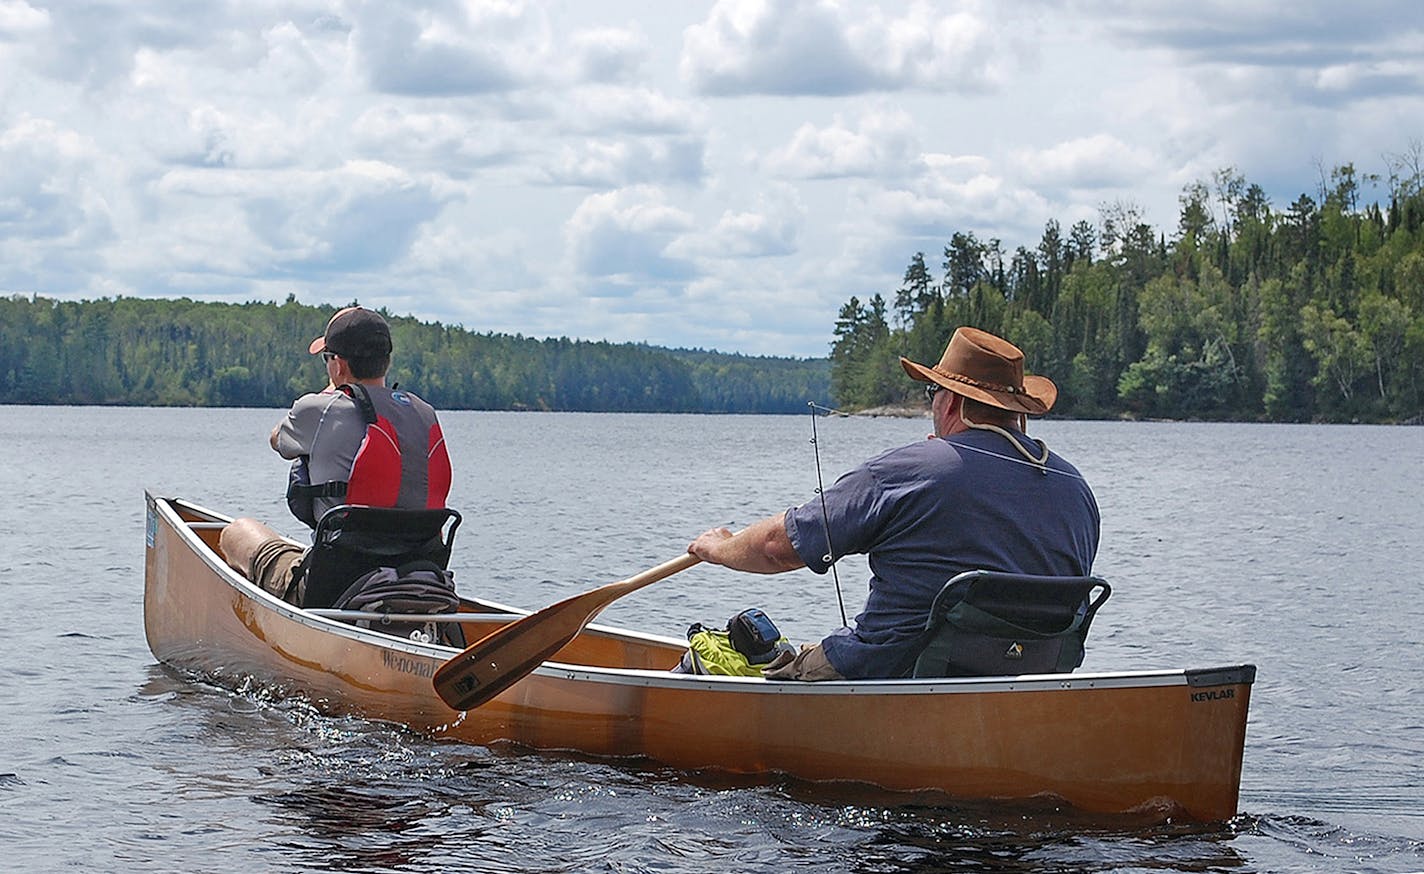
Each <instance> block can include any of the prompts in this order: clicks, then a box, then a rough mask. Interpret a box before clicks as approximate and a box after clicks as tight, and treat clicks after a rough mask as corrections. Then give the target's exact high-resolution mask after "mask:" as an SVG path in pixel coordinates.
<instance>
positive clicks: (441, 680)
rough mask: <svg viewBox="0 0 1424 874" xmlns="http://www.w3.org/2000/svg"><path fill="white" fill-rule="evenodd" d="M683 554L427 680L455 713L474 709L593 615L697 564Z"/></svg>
mask: <svg viewBox="0 0 1424 874" xmlns="http://www.w3.org/2000/svg"><path fill="white" fill-rule="evenodd" d="M698 561H699V559H698V558H697V556H694V555H681V556H678V557H677V558H675V559H672V560H671V561H667V562H663V563H662V564H660V565H658V566H657V567H655V568H652V569H651V570H646V571H643V572H642V573H640V574H638V575H637V576H634V577H629V578H628V579H626V580H621V581H619V582H616V583H609V584H608V585H606V586H600V587H599V588H597V589H594V590H593V591H591V592H584V593H583V594H582V595H575V596H574V597H572V598H567V599H565V600H563V601H560V602H559V603H557V604H554V605H552V606H549V607H545V608H544V609H543V610H540V611H538V612H537V613H530V614H529V615H528V616H525V617H523V618H522V619H518V620H516V621H514V622H511V623H509V624H508V625H506V626H504V627H503V628H498V629H496V630H495V631H493V632H491V633H490V634H487V635H485V636H484V637H482V638H480V639H479V640H477V641H475V642H474V643H473V644H471V645H470V646H469V647H468V648H467V649H466V650H465V651H464V652H462V653H460V654H459V655H457V656H455V657H454V658H452V659H450V660H449V661H447V662H446V663H445V664H443V665H441V666H440V667H439V668H438V669H437V670H436V671H435V676H434V677H433V678H432V679H431V682H432V683H434V685H435V693H436V694H437V695H439V696H440V699H441V700H442V701H444V702H445V703H446V704H448V705H450V707H451V708H453V709H455V710H473V709H474V708H476V707H479V706H480V705H481V704H484V703H485V702H486V701H489V700H490V699H491V698H494V697H495V696H496V695H498V694H499V693H500V692H503V691H504V690H505V689H508V688H509V687H510V686H513V685H514V684H515V683H517V682H519V681H520V680H521V679H523V678H524V677H525V676H527V675H528V674H529V672H530V671H533V670H534V669H535V668H537V667H539V665H540V664H541V663H543V662H544V661H545V660H546V659H548V658H549V657H550V656H552V655H553V654H554V653H556V652H558V651H559V650H561V649H563V648H564V645H565V644H567V643H568V642H569V641H571V640H573V639H574V638H575V637H577V636H578V633H579V632H580V631H582V630H583V627H584V626H585V625H587V624H588V623H590V622H592V621H593V617H595V616H597V615H598V614H599V612H601V611H602V610H603V608H604V607H607V606H608V605H609V604H611V603H613V602H614V601H616V600H617V599H619V598H621V597H623V596H624V595H626V594H628V593H629V592H633V591H636V590H638V589H641V588H642V587H644V586H646V585H648V584H650V583H656V582H657V581H658V580H661V579H664V578H665V577H670V576H672V575H673V574H675V573H677V572H678V571H681V570H686V569H687V568H690V567H692V566H693V565H695V564H697V562H698Z"/></svg>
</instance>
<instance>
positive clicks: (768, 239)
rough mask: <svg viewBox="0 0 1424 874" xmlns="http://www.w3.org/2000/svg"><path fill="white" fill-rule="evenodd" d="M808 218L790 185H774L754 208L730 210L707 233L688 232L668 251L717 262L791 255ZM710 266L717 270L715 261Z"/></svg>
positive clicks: (709, 267)
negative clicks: (714, 264)
mask: <svg viewBox="0 0 1424 874" xmlns="http://www.w3.org/2000/svg"><path fill="white" fill-rule="evenodd" d="M805 221H806V208H805V206H804V205H802V203H801V201H800V198H799V197H798V196H797V195H796V190H795V189H794V188H791V187H790V186H785V185H778V186H773V187H772V188H770V189H768V190H767V191H763V192H762V193H760V194H759V195H758V196H757V202H756V205H755V208H754V209H751V210H745V211H732V210H727V211H725V212H723V213H722V216H721V218H719V219H718V220H717V224H716V226H715V227H713V228H712V230H711V231H710V232H708V233H705V234H703V233H698V232H696V231H694V232H692V233H689V234H687V235H685V236H683V237H681V238H680V239H678V240H676V241H675V242H673V243H672V244H671V245H670V246H669V247H668V251H669V253H670V254H674V255H684V256H688V257H694V258H698V259H703V260H706V261H710V262H716V261H718V260H722V259H738V258H767V257H773V256H785V255H792V254H795V252H796V244H797V239H798V238H799V237H800V235H801V231H802V228H803V226H804V224H805ZM707 267H708V269H715V268H714V266H713V264H708V265H707Z"/></svg>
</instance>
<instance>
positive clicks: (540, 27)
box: [355, 2, 552, 97]
mask: <svg viewBox="0 0 1424 874" xmlns="http://www.w3.org/2000/svg"><path fill="white" fill-rule="evenodd" d="M355 36H356V46H357V53H358V58H359V61H360V63H361V64H362V66H363V67H364V69H365V71H366V74H367V76H368V77H369V79H370V82H371V85H372V87H374V88H375V89H376V90H377V91H381V92H385V93H388V94H400V95H407V96H427V97H432V96H449V95H477V94H489V93H497V92H504V91H512V90H517V89H519V88H522V87H525V86H528V85H532V84H534V83H535V82H537V81H538V80H540V79H541V78H543V73H542V72H541V71H542V70H544V69H547V68H548V66H549V63H550V58H551V55H552V52H551V46H550V41H549V40H550V36H549V33H548V29H547V23H546V21H545V20H544V16H543V13H542V12H541V11H540V10H538V9H537V8H535V7H533V6H532V5H529V4H524V3H513V2H511V3H450V4H442V5H437V6H423V7H416V8H411V7H406V6H403V5H398V4H387V3H372V4H369V5H366V6H364V7H362V9H361V15H360V17H359V18H358V20H357V23H356V27H355Z"/></svg>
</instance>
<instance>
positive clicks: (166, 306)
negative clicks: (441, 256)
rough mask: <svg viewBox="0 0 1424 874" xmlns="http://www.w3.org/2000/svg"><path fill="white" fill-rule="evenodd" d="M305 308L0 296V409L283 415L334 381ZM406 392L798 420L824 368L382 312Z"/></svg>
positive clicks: (522, 405) (395, 374) (826, 374)
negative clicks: (482, 328) (198, 409)
mask: <svg viewBox="0 0 1424 874" xmlns="http://www.w3.org/2000/svg"><path fill="white" fill-rule="evenodd" d="M335 310H336V308H335V307H312V306H306V305H303V304H299V303H297V302H296V300H295V299H294V298H290V297H289V298H288V299H287V301H286V302H285V303H282V304H276V303H260V302H254V303H243V304H228V303H214V302H199V301H193V300H189V299H187V298H182V299H177V300H173V299H142V298H128V297H120V298H117V299H107V298H105V299H99V300H87V301H59V300H54V299H50V298H45V297H40V296H30V297H25V296H22V295H12V296H8V297H0V403H5V404H81V405H83V404H116V405H144V406H234V407H284V406H287V405H288V404H290V403H291V401H292V399H293V398H295V397H297V396H298V395H300V394H303V393H305V392H308V391H312V390H314V388H316V387H319V385H320V383H321V382H323V381H324V379H325V371H324V370H323V369H322V367H321V364H320V359H319V358H316V357H314V356H312V355H309V354H308V353H307V351H306V349H307V344H308V343H310V342H311V338H312V337H314V336H316V335H317V334H318V333H319V332H320V331H321V328H322V326H324V325H325V324H326V322H327V320H329V319H330V318H331V316H332V314H333V313H334V312H335ZM381 312H382V315H384V316H385V317H386V319H387V320H388V321H389V322H390V324H391V334H392V339H393V341H394V343H395V349H396V351H395V355H394V356H393V358H392V366H391V372H390V374H389V376H388V382H397V383H399V384H401V385H404V386H406V387H407V388H409V389H411V390H413V391H415V392H416V393H417V394H419V395H421V396H422V397H424V398H426V399H428V400H429V401H431V403H433V404H434V405H435V406H436V407H437V408H440V409H470V410H577V411H610V412H725V413H733V412H735V413H792V412H795V413H803V412H805V411H806V405H807V403H808V402H809V401H815V402H816V403H822V404H824V403H828V402H829V399H830V367H829V363H828V361H827V360H825V359H794V358H772V357H755V356H745V355H734V354H723V353H718V352H709V351H704V350H696V349H693V350H689V349H664V348H659V347H653V346H648V345H646V344H632V343H608V342H590V341H582V340H570V339H568V338H562V337H561V338H557V339H545V340H541V339H535V338H530V337H523V336H518V335H509V334H496V333H475V332H472V331H468V330H466V329H464V328H462V327H455V326H449V325H443V324H441V323H439V322H421V321H418V320H416V319H414V318H411V317H405V316H395V315H392V314H391V313H389V312H386V311H384V310H381Z"/></svg>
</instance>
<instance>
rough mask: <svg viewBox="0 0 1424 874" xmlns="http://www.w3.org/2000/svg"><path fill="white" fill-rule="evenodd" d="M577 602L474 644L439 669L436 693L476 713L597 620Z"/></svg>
mask: <svg viewBox="0 0 1424 874" xmlns="http://www.w3.org/2000/svg"><path fill="white" fill-rule="evenodd" d="M580 597H584V596H580ZM577 600H579V599H578V598H572V599H569V600H568V601H561V602H559V603H558V604H555V605H553V606H552V607H548V608H545V609H544V610H540V611H539V612H537V613H531V614H529V615H528V616H525V617H524V618H522V619H518V620H516V621H514V622H511V623H509V624H508V625H506V626H504V627H503V628H498V629H496V630H495V631H493V632H491V633H490V634H487V635H485V636H484V637H482V638H480V639H479V640H477V641H475V642H474V643H473V644H471V645H470V646H469V647H468V648H467V649H466V650H465V651H464V652H462V653H460V654H459V655H457V656H455V657H454V658H452V659H450V660H449V661H448V662H446V663H445V664H443V665H441V666H440V667H439V669H438V670H436V671H435V676H434V677H433V678H432V680H431V682H433V683H434V684H435V693H436V694H437V695H439V696H440V698H441V700H443V701H444V702H445V703H446V704H448V705H450V707H451V708H452V709H454V710H473V709H475V708H476V707H479V706H480V705H481V704H484V703H485V702H486V701H489V700H490V699H491V698H494V697H495V696H496V695H498V694H499V693H500V692H503V691H504V690H505V689H508V688H509V687H510V686H513V685H514V684H515V683H517V682H519V681H520V680H521V679H523V678H524V677H525V676H526V675H528V674H529V672H530V671H533V670H534V669H535V668H537V667H539V665H540V664H542V663H543V662H544V661H546V660H547V659H548V658H549V657H550V656H552V655H553V654H554V653H556V652H558V651H559V650H561V649H563V648H564V645H565V644H567V643H568V642H569V641H571V640H573V639H574V638H575V637H577V636H578V633H579V631H581V630H582V629H583V626H584V625H585V624H587V623H588V621H589V620H591V619H592V616H590V615H589V613H588V611H587V610H580V609H579V608H578V605H577V604H573V603H571V602H573V601H577Z"/></svg>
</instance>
